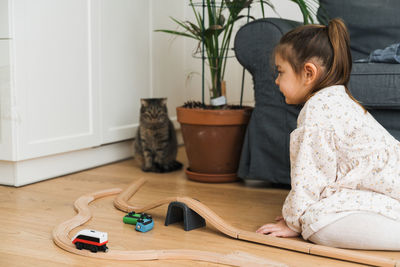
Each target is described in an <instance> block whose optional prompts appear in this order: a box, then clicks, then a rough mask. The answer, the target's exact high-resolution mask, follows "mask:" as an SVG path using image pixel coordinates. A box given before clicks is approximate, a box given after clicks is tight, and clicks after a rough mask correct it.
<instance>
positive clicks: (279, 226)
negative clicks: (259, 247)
mask: <svg viewBox="0 0 400 267" xmlns="http://www.w3.org/2000/svg"><path fill="white" fill-rule="evenodd" d="M275 220H276V221H277V223H269V224H264V225H263V226H261V227H260V228H259V229H258V230H257V231H256V233H259V234H266V235H270V236H277V237H296V236H299V235H300V233H297V232H295V231H293V230H292V229H290V228H289V227H288V226H287V224H286V222H285V220H284V219H283V217H282V216H278V217H276V218H275Z"/></svg>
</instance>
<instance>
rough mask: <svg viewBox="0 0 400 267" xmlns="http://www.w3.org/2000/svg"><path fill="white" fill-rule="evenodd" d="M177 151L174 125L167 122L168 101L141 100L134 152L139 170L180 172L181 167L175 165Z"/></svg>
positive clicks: (156, 99)
mask: <svg viewBox="0 0 400 267" xmlns="http://www.w3.org/2000/svg"><path fill="white" fill-rule="evenodd" d="M177 147H178V143H177V141H176V133H175V129H174V125H173V124H172V122H171V121H170V120H169V118H168V110H167V99H166V98H144V99H141V108H140V124H139V129H138V131H137V134H136V139H135V150H136V156H137V158H138V159H139V160H140V161H141V164H142V170H143V171H145V172H171V171H175V170H179V169H181V168H182V163H180V162H178V161H176V153H177Z"/></svg>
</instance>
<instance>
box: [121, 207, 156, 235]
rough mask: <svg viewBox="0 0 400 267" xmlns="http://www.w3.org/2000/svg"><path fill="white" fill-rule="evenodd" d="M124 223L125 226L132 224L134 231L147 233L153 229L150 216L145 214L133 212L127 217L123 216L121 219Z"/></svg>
mask: <svg viewBox="0 0 400 267" xmlns="http://www.w3.org/2000/svg"><path fill="white" fill-rule="evenodd" d="M122 221H123V222H124V223H127V224H134V225H136V226H135V229H136V231H139V232H142V233H144V232H148V231H150V230H151V229H153V227H154V222H153V219H152V218H151V215H149V214H147V213H140V214H139V213H135V212H134V211H131V212H129V213H128V214H127V215H125V216H124V218H123V219H122Z"/></svg>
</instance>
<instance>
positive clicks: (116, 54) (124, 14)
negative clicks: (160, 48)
mask: <svg viewBox="0 0 400 267" xmlns="http://www.w3.org/2000/svg"><path fill="white" fill-rule="evenodd" d="M150 2H151V1H149V0H119V1H115V0H103V1H102V2H101V3H102V5H101V14H102V15H101V57H100V61H101V63H100V66H101V68H100V73H101V75H100V76H101V90H100V92H101V111H102V112H101V116H102V119H101V121H102V132H103V140H102V142H103V143H111V142H116V141H120V140H124V139H130V138H133V137H134V136H135V135H136V128H137V126H138V121H139V108H140V98H144V97H150V96H151V88H150V87H151V83H150V79H151V72H150V59H151V55H150V49H151V42H150V27H149V22H150V18H151V16H150V15H151V14H150V5H151V4H150Z"/></svg>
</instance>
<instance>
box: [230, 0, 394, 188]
mask: <svg viewBox="0 0 400 267" xmlns="http://www.w3.org/2000/svg"><path fill="white" fill-rule="evenodd" d="M398 10H400V1H399V0H385V1H382V0H358V1H355V0H330V1H327V0H321V1H320V9H319V14H321V13H322V12H324V13H326V14H327V15H328V16H329V17H330V18H334V17H341V18H342V19H343V20H344V21H345V23H346V25H347V26H348V28H349V32H350V38H351V50H352V56H353V60H356V59H361V58H367V57H368V55H369V53H370V52H372V51H373V50H375V49H379V48H385V47H387V46H389V45H391V44H393V43H399V42H400V15H399V14H398ZM298 25H300V23H299V22H295V21H290V20H285V19H276V18H269V19H261V20H256V21H253V22H251V23H248V24H246V25H245V26H243V27H242V28H241V29H240V30H239V31H238V33H237V35H236V37H235V43H234V47H235V54H236V57H237V59H238V60H239V62H240V63H241V64H242V65H243V66H244V67H245V68H246V69H247V70H248V71H249V72H250V73H251V75H252V78H253V84H254V96H255V108H254V111H253V114H252V117H251V120H250V123H249V126H248V129H247V133H246V137H245V141H244V145H243V149H242V155H241V160H240V166H239V169H238V176H239V177H241V178H242V179H255V180H264V181H268V182H271V183H277V184H284V185H288V184H290V162H289V134H290V132H292V131H293V130H294V129H295V128H296V120H297V116H298V113H299V111H300V110H301V106H293V105H287V104H286V103H285V101H284V98H283V95H282V94H281V93H280V91H279V88H278V87H277V86H276V85H275V83H274V80H275V77H274V67H273V64H272V60H271V54H272V50H273V48H274V46H275V45H276V44H277V43H278V42H279V40H280V38H281V36H282V35H283V34H284V33H286V32H287V31H289V30H291V29H293V28H294V27H296V26H298ZM349 89H350V91H351V92H352V94H353V95H354V97H355V98H356V99H358V100H359V101H360V102H362V104H363V105H364V106H365V107H366V108H367V109H368V111H369V112H370V113H371V114H372V115H373V116H374V117H375V118H376V119H377V120H378V121H379V122H380V123H381V124H382V125H383V126H384V127H385V128H386V129H387V130H388V131H389V132H390V133H391V134H392V135H393V136H394V137H395V138H397V139H398V140H400V64H384V63H353V69H352V74H351V79H350V84H349Z"/></svg>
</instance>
